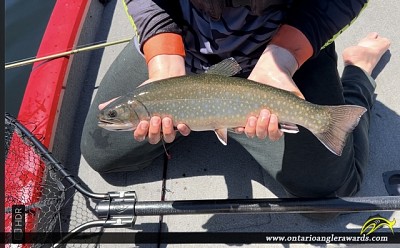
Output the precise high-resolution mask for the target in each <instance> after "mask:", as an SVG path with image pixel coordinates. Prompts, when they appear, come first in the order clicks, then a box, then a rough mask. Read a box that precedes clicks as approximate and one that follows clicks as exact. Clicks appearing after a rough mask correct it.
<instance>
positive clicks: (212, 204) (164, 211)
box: [96, 196, 400, 218]
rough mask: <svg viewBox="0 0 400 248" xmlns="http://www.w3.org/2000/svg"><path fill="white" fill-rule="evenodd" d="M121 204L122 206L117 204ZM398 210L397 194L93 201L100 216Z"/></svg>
mask: <svg viewBox="0 0 400 248" xmlns="http://www.w3.org/2000/svg"><path fill="white" fill-rule="evenodd" d="M121 206H124V207H123V208H121ZM396 210H400V196H376V197H343V198H327V199H300V198H266V199H235V200H229V199H228V200H189V201H164V202H161V201H143V202H138V201H135V202H124V204H122V202H120V201H119V202H108V201H102V202H100V203H98V204H97V206H96V212H97V213H98V216H99V217H100V218H105V217H107V216H108V217H110V216H112V217H118V216H129V215H132V213H133V214H134V215H135V216H154V215H192V214H239V213H329V212H341V213H343V212H368V211H396Z"/></svg>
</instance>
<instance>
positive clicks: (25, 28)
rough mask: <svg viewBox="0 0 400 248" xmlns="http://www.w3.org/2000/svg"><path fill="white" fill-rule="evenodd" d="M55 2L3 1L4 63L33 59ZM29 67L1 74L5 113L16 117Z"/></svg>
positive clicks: (51, 0) (30, 68)
mask: <svg viewBox="0 0 400 248" xmlns="http://www.w3.org/2000/svg"><path fill="white" fill-rule="evenodd" d="M55 3H56V0H29V1H26V0H6V1H5V62H6V63H8V62H13V61H16V60H21V59H25V58H32V57H35V56H36V53H37V51H38V48H39V45H40V42H41V40H42V36H43V33H44V31H45V29H46V26H47V22H48V21H49V18H50V15H51V12H52V10H53V8H54V5H55ZM31 70H32V65H29V66H23V67H17V68H13V69H7V70H6V71H5V111H6V112H8V113H10V114H12V115H14V116H16V115H18V111H19V108H20V104H21V101H22V97H23V95H24V92H25V87H26V83H27V82H28V78H29V75H30V72H31Z"/></svg>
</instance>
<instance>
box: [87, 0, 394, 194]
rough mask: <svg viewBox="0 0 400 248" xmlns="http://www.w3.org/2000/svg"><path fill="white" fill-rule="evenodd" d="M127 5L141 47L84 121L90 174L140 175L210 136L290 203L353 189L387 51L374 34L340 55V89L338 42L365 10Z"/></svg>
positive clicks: (280, 0)
mask: <svg viewBox="0 0 400 248" xmlns="http://www.w3.org/2000/svg"><path fill="white" fill-rule="evenodd" d="M125 2H126V7H127V11H128V13H129V14H130V16H131V17H132V19H133V21H134V24H135V28H136V31H137V34H138V36H137V37H139V38H138V39H137V37H136V38H135V39H133V40H132V42H131V43H130V44H129V45H128V46H127V47H126V48H125V49H124V51H122V52H121V54H120V55H119V57H118V58H117V59H116V60H115V61H114V63H113V64H112V66H111V68H110V69H109V71H108V72H107V74H106V75H105V76H104V78H103V80H102V83H101V85H100V87H99V90H98V93H97V94H96V97H95V99H94V102H93V105H92V106H91V109H90V110H89V113H88V116H87V119H86V122H85V127H84V131H83V136H82V143H81V149H82V154H83V156H84V157H85V159H86V160H87V162H88V163H89V164H90V165H91V166H92V167H93V169H95V170H96V171H98V172H101V173H107V172H116V171H133V170H138V169H141V168H144V167H146V166H148V165H150V164H151V162H152V161H153V160H154V159H155V158H156V157H158V156H160V155H161V154H163V153H164V152H165V150H164V147H163V143H164V142H165V143H166V145H167V146H169V145H172V144H174V143H176V142H177V141H179V140H181V139H183V138H184V136H187V135H189V133H190V131H191V130H192V131H203V130H214V131H215V132H216V134H217V136H218V138H219V139H220V140H221V142H222V143H224V144H226V143H227V138H228V136H229V138H233V139H235V140H236V141H238V142H239V143H240V144H241V145H242V146H243V147H244V148H245V149H246V150H247V151H248V152H249V153H250V154H251V155H252V156H253V157H254V158H255V159H256V161H257V162H258V163H259V164H260V165H261V166H262V168H264V169H265V170H266V171H267V172H268V173H269V174H270V175H271V176H272V177H273V178H275V179H276V180H277V181H278V182H279V183H280V184H281V185H282V186H283V187H284V189H285V190H286V191H287V192H288V195H290V196H293V197H337V196H339V197H340V196H352V195H354V194H355V193H356V192H357V191H358V190H359V188H360V184H361V182H362V177H363V168H364V167H365V166H366V164H367V163H368V153H369V143H368V129H369V122H370V115H371V114H370V110H371V108H372V105H373V103H374V99H373V93H374V89H375V87H376V85H375V82H374V80H373V79H372V78H371V73H372V70H373V69H374V67H375V66H376V64H377V63H378V61H379V60H380V58H381V56H382V55H383V54H384V53H385V52H386V51H387V49H388V48H389V45H390V41H389V40H388V39H386V38H384V37H381V36H380V35H378V34H377V33H370V34H368V35H367V36H366V37H365V38H364V39H362V40H361V41H360V42H359V43H358V44H357V45H356V46H352V47H349V48H347V49H346V50H345V51H344V52H343V60H344V63H345V69H344V71H343V75H342V77H341V78H339V76H338V72H337V55H336V52H335V47H334V42H333V41H334V38H335V37H336V36H337V35H338V34H339V33H341V32H342V31H343V30H344V29H345V28H346V27H347V26H348V25H349V24H350V23H351V22H352V21H353V20H354V19H355V18H356V17H357V15H358V14H359V13H360V12H361V10H362V9H363V8H364V7H366V5H367V0H353V1H347V0H341V1H317V0H309V1H296V0H293V1H290V0H274V1H272V0H269V1H268V0H265V1H250V0H248V1H243V0H241V1H235V0H232V1H200V0H191V1H168V2H167V1H158V0H153V1H150V0H140V1H139V0H136V1H133V0H126V1H125ZM166 2H167V3H166ZM135 47H136V48H135ZM195 75H197V76H195ZM228 76H233V77H228ZM271 86H272V87H271ZM126 92H133V93H130V94H128V95H126V96H122V95H125V94H126ZM119 96H122V97H119ZM116 97H119V98H118V99H117V100H115V98H116ZM110 99H112V100H110ZM98 107H99V108H100V109H102V111H101V112H100V114H98V112H99V110H98ZM222 113H223V114H222ZM98 121H99V122H98ZM98 125H99V126H98ZM101 127H102V128H101ZM106 129H108V130H114V131H115V130H118V131H127V130H132V131H133V133H134V135H133V136H134V137H133V138H132V135H130V134H127V133H125V132H108V130H106ZM176 129H177V130H178V131H177V130H176ZM228 129H229V130H230V131H231V132H229V133H228V132H227V130H228ZM353 129H354V130H353ZM284 132H289V133H296V134H287V135H283V133H284ZM255 137H257V138H255ZM146 139H147V142H145V141H144V140H146ZM161 141H162V142H161ZM311 158H312V159H311Z"/></svg>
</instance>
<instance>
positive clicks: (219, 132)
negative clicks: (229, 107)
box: [214, 128, 228, 146]
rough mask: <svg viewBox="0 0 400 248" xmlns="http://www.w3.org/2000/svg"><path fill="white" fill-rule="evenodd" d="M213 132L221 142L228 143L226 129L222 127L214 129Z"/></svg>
mask: <svg viewBox="0 0 400 248" xmlns="http://www.w3.org/2000/svg"><path fill="white" fill-rule="evenodd" d="M214 132H215V134H216V135H217V138H218V139H219V141H221V143H222V144H223V145H224V146H226V145H227V144H228V129H226V128H223V129H215V130H214Z"/></svg>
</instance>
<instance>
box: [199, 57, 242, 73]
mask: <svg viewBox="0 0 400 248" xmlns="http://www.w3.org/2000/svg"><path fill="white" fill-rule="evenodd" d="M241 70H242V67H240V65H239V64H238V62H237V61H236V60H235V59H234V58H232V57H230V58H227V59H224V60H222V61H221V62H219V63H218V64H215V65H213V66H210V68H208V70H207V71H206V73H208V74H216V75H221V76H227V77H230V76H233V75H235V74H237V73H238V72H240V71H241Z"/></svg>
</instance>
